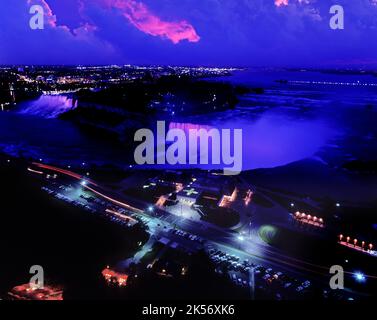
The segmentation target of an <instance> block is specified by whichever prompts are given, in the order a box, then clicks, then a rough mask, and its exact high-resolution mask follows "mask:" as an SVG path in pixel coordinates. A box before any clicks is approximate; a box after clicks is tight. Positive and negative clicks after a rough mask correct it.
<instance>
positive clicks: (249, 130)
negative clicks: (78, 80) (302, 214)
mask: <svg viewBox="0 0 377 320" xmlns="http://www.w3.org/2000/svg"><path fill="white" fill-rule="evenodd" d="M277 79H285V80H289V81H293V83H288V84H280V83H277V82H275V80H277ZM215 81H231V82H233V83H238V84H244V85H250V86H252V87H257V86H260V87H263V88H265V93H264V94H259V95H258V94H248V95H246V96H244V97H242V99H241V101H240V103H239V105H238V107H237V108H236V109H235V110H229V111H225V112H220V113H213V114H207V115H200V116H191V117H186V118H184V119H180V118H179V117H177V118H176V119H174V121H172V123H171V124H170V127H180V128H183V129H187V130H188V129H189V128H192V126H193V125H194V126H195V125H199V126H203V127H205V128H207V127H216V128H242V129H243V155H244V156H243V157H244V158H243V170H248V169H256V168H272V167H279V166H284V165H287V164H291V163H295V162H297V161H302V160H304V159H312V160H314V161H317V162H318V163H321V164H322V165H325V166H331V167H338V166H340V165H341V164H342V163H344V162H346V161H349V160H353V159H364V160H369V159H377V126H376V125H375V124H376V123H377V122H376V121H377V87H376V86H372V85H371V84H373V83H377V79H376V78H373V77H371V76H367V75H365V76H355V75H335V74H324V73H319V72H288V71H269V70H252V71H244V72H237V73H235V74H234V75H233V76H231V77H225V78H222V79H216V80H215ZM312 82H315V83H312ZM74 107H75V104H74V102H73V101H72V100H71V99H70V98H68V97H65V96H42V97H41V98H39V99H38V100H35V101H29V102H25V103H22V104H20V105H19V106H18V107H17V109H16V110H13V111H11V112H1V113H0V149H1V150H2V151H4V152H6V153H9V154H11V155H15V156H24V157H32V158H36V159H39V158H42V159H46V160H47V161H51V162H58V163H65V164H66V163H71V164H72V163H75V162H83V161H85V162H88V163H97V164H98V163H101V164H103V163H115V164H118V165H122V164H124V165H129V164H130V163H126V159H127V158H129V157H128V156H127V155H129V154H130V151H129V150H128V151H127V150H123V149H122V148H121V147H114V145H109V143H107V142H106V141H105V140H104V141H99V139H98V138H93V137H91V136H90V135H89V134H87V133H85V132H83V131H82V130H80V128H79V127H77V126H76V125H75V124H73V123H71V122H69V121H63V120H60V119H58V118H57V116H58V115H59V114H61V113H63V112H65V111H67V110H69V109H71V108H74ZM160 120H162V119H160Z"/></svg>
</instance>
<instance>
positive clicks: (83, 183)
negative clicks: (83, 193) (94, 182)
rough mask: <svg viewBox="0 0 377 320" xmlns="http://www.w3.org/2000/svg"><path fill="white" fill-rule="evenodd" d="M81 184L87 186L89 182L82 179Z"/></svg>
mask: <svg viewBox="0 0 377 320" xmlns="http://www.w3.org/2000/svg"><path fill="white" fill-rule="evenodd" d="M80 184H81V185H82V186H83V187H85V186H86V185H87V184H88V183H87V182H86V181H85V180H82V181H81V182H80Z"/></svg>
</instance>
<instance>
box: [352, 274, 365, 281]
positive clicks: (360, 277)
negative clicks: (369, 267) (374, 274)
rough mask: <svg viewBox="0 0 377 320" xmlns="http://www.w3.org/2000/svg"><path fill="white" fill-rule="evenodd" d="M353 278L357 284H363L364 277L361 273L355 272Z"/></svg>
mask: <svg viewBox="0 0 377 320" xmlns="http://www.w3.org/2000/svg"><path fill="white" fill-rule="evenodd" d="M353 277H354V278H355V279H356V281H357V282H365V281H366V277H365V275H364V274H363V273H361V272H356V273H355V274H354V275H353Z"/></svg>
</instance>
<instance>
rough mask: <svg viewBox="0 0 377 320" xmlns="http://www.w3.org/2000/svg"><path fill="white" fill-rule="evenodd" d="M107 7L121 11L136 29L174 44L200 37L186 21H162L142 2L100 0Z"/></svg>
mask: <svg viewBox="0 0 377 320" xmlns="http://www.w3.org/2000/svg"><path fill="white" fill-rule="evenodd" d="M101 1H102V2H104V3H105V5H107V6H108V7H111V8H115V9H118V10H120V11H121V13H122V15H123V16H124V17H125V18H126V19H127V20H128V21H129V22H130V23H131V24H132V25H133V26H135V27H136V28H137V29H139V30H140V31H142V32H144V33H146V34H149V35H151V36H155V37H161V38H164V39H169V40H170V41H171V42H173V43H174V44H177V43H179V42H181V41H183V40H187V41H189V42H198V41H199V40H200V37H199V36H198V34H197V33H196V31H195V29H194V27H193V26H192V25H191V24H190V23H189V22H187V21H185V20H182V21H177V22H176V21H171V22H170V21H163V20H162V19H160V18H159V17H158V16H157V15H155V14H154V13H153V12H151V11H150V10H149V8H148V7H147V6H146V5H145V4H143V3H142V2H138V1H135V0H101Z"/></svg>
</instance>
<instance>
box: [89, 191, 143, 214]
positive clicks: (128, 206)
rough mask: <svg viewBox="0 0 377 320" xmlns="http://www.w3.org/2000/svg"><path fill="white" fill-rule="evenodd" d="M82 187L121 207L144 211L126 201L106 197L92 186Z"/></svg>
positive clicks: (139, 211) (138, 211) (137, 211)
mask: <svg viewBox="0 0 377 320" xmlns="http://www.w3.org/2000/svg"><path fill="white" fill-rule="evenodd" d="M83 188H85V189H88V190H90V191H91V192H93V193H95V194H96V195H98V196H100V197H102V198H104V199H106V200H108V201H110V202H112V203H115V204H116V205H118V206H121V207H123V208H126V209H128V210H132V211H135V212H136V213H143V212H144V211H143V210H140V209H138V208H135V207H132V206H130V205H129V204H127V203H124V202H121V201H118V200H116V199H113V198H110V197H108V196H107V195H105V194H103V193H101V192H99V191H97V190H94V189H93V188H91V187H89V186H88V185H86V186H83Z"/></svg>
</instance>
